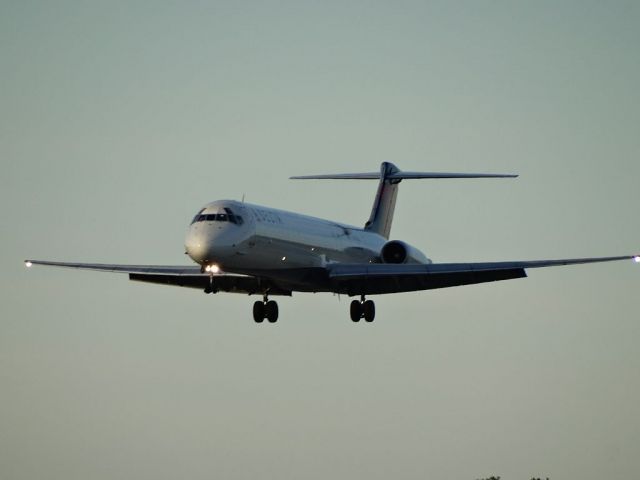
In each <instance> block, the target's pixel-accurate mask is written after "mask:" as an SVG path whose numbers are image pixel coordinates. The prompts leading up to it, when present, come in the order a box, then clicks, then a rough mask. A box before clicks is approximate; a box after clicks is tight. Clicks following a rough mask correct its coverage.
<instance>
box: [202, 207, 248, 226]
mask: <svg viewBox="0 0 640 480" xmlns="http://www.w3.org/2000/svg"><path fill="white" fill-rule="evenodd" d="M205 210H206V208H203V209H202V210H200V211H199V212H198V213H197V215H196V216H195V217H193V221H192V222H191V223H192V224H194V223H196V222H230V223H233V224H236V225H242V224H243V223H244V220H243V219H242V217H241V216H240V215H236V214H235V213H233V211H232V210H231V209H230V208H224V212H225V213H222V212H219V213H202V212H204V211H205Z"/></svg>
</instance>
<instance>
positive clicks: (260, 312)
mask: <svg viewBox="0 0 640 480" xmlns="http://www.w3.org/2000/svg"><path fill="white" fill-rule="evenodd" d="M264 311H265V308H264V303H262V302H255V303H254V304H253V319H254V320H255V322H256V323H262V321H263V320H264V313H265V312H264Z"/></svg>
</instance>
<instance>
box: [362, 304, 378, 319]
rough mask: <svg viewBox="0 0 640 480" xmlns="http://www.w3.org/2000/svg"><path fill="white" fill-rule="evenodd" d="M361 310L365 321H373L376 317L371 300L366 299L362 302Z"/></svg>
mask: <svg viewBox="0 0 640 480" xmlns="http://www.w3.org/2000/svg"><path fill="white" fill-rule="evenodd" d="M362 312H363V313H362V315H363V316H364V320H365V322H373V319H374V318H375V317H376V304H375V303H373V300H367V301H366V302H364V303H363V304H362Z"/></svg>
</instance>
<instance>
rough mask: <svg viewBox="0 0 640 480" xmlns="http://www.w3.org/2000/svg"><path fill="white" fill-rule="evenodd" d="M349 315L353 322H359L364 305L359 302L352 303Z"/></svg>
mask: <svg viewBox="0 0 640 480" xmlns="http://www.w3.org/2000/svg"><path fill="white" fill-rule="evenodd" d="M349 314H350V315H351V320H353V321H354V322H359V321H360V318H362V304H361V303H360V302H359V301H358V300H353V301H352V302H351V307H350V309H349Z"/></svg>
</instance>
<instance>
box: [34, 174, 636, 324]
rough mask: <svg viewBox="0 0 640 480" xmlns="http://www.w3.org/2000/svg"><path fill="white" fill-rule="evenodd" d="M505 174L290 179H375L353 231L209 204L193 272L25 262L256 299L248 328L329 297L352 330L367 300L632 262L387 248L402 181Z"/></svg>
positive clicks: (200, 220) (366, 314)
mask: <svg viewBox="0 0 640 480" xmlns="http://www.w3.org/2000/svg"><path fill="white" fill-rule="evenodd" d="M515 177H517V175H509V174H478V173H433V172H405V171H402V170H400V169H399V168H398V167H396V166H395V165H393V164H392V163H389V162H383V163H382V164H381V166H380V171H379V172H371V173H346V174H345V173H343V174H324V175H306V176H296V177H290V178H291V179H303V180H309V179H338V180H378V181H379V182H378V190H377V193H376V196H375V200H374V202H373V207H372V209H371V215H370V217H369V220H368V221H367V222H366V223H365V225H364V227H362V228H361V227H355V226H351V225H345V224H342V223H338V222H334V221H331V220H323V219H320V218H315V217H310V216H306V215H300V214H297V213H293V212H289V211H284V210H277V209H273V208H268V207H263V206H259V205H252V204H249V203H244V201H242V202H239V201H233V200H217V201H214V202H211V203H208V204H206V205H205V206H204V207H202V208H201V209H200V210H198V212H197V213H196V215H195V216H194V217H193V220H192V221H191V224H190V225H189V228H188V231H187V236H186V239H185V254H186V255H188V256H189V257H190V258H191V259H192V260H193V261H194V262H195V263H196V264H197V266H162V265H118V264H99V263H69V262H53V261H44V260H25V265H26V266H27V267H31V266H33V265H49V266H56V267H67V268H76V269H84V270H97V271H103V272H117V273H126V274H128V275H129V279H130V280H134V281H139V282H146V283H154V284H161V285H173V286H180V287H190V288H196V289H200V290H202V291H204V292H205V293H207V294H211V293H218V292H233V293H243V294H248V295H262V301H256V302H255V303H254V304H253V319H254V321H255V322H257V323H262V322H263V321H264V320H265V319H266V320H268V321H269V322H270V323H274V322H276V321H277V320H278V314H279V310H278V304H277V303H276V302H275V301H274V300H270V299H269V297H274V296H291V295H292V294H293V292H314V293H315V292H332V293H334V294H344V295H348V296H350V297H360V298H359V299H354V300H353V301H352V302H351V304H350V308H349V314H350V318H351V320H352V321H353V322H358V321H360V320H361V319H364V320H365V321H366V322H372V321H373V320H374V318H375V304H374V302H373V300H371V299H367V298H366V297H367V296H370V295H380V294H388V293H398V292H411V291H418V290H430V289H436V288H445V287H455V286H459V285H470V284H477V283H484V282H494V281H498V280H509V279H515V278H522V277H526V276H527V274H526V271H525V270H526V269H529V268H539V267H553V266H560V265H572V264H583V263H596V262H609V261H617V260H629V259H631V260H634V261H635V262H637V263H640V255H622V256H615V257H597V258H573V259H560V260H533V261H508V262H485V263H434V262H433V261H432V260H431V259H429V258H427V256H426V255H425V254H424V253H422V252H421V251H420V250H418V249H417V248H415V247H413V246H411V245H409V244H408V243H406V242H404V241H401V240H389V236H390V232H391V224H392V221H393V214H394V210H395V205H396V197H397V195H398V187H399V184H400V182H401V181H403V180H412V179H443V178H515Z"/></svg>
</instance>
